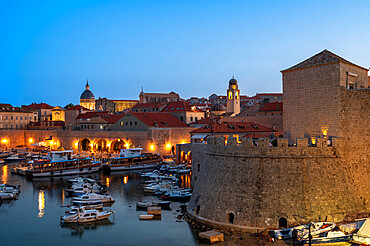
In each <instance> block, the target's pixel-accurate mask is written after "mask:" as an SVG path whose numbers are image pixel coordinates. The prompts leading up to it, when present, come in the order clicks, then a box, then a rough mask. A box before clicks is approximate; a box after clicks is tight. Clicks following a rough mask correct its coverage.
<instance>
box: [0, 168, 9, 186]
mask: <svg viewBox="0 0 370 246" xmlns="http://www.w3.org/2000/svg"><path fill="white" fill-rule="evenodd" d="M0 181H2V183H4V184H6V182H8V165H4V166H3V167H2V175H1V180H0ZM0 183H1V182H0Z"/></svg>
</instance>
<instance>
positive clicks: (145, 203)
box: [136, 201, 171, 210]
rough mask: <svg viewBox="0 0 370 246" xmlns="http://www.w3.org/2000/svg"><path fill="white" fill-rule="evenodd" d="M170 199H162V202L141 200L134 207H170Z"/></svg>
mask: <svg viewBox="0 0 370 246" xmlns="http://www.w3.org/2000/svg"><path fill="white" fill-rule="evenodd" d="M170 205H171V201H162V202H152V201H142V202H137V203H136V208H137V209H138V210H140V209H147V208H148V207H161V208H162V209H170Z"/></svg>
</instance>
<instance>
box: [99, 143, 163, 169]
mask: <svg viewBox="0 0 370 246" xmlns="http://www.w3.org/2000/svg"><path fill="white" fill-rule="evenodd" d="M141 151H142V148H132V149H121V152H120V156H119V157H112V158H110V159H109V160H108V162H107V163H105V164H103V171H105V172H110V171H131V170H142V169H151V168H156V167H157V166H159V165H160V164H161V163H162V157H161V156H159V155H156V154H152V153H145V154H142V153H141Z"/></svg>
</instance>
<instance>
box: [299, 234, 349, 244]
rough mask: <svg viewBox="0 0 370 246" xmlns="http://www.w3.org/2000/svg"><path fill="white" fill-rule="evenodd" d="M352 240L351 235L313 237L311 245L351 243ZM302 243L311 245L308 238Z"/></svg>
mask: <svg viewBox="0 0 370 246" xmlns="http://www.w3.org/2000/svg"><path fill="white" fill-rule="evenodd" d="M350 240H351V235H347V236H343V237H335V238H313V239H312V240H311V245H328V246H329V245H330V246H339V245H351V243H350ZM301 245H309V242H308V239H305V240H302V241H301Z"/></svg>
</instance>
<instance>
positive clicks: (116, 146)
mask: <svg viewBox="0 0 370 246" xmlns="http://www.w3.org/2000/svg"><path fill="white" fill-rule="evenodd" d="M121 149H126V148H125V142H124V141H123V140H122V139H116V140H114V141H113V142H112V144H111V151H113V152H120V151H121Z"/></svg>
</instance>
